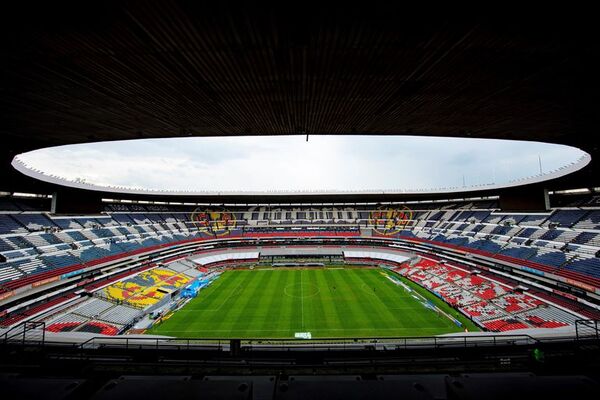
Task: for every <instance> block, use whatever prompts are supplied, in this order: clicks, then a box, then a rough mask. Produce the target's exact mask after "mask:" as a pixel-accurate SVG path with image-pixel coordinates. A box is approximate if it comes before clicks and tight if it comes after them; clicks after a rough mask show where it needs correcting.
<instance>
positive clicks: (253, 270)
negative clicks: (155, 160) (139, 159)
mask: <svg viewBox="0 0 600 400" xmlns="http://www.w3.org/2000/svg"><path fill="white" fill-rule="evenodd" d="M402 12H403V11H402V10H400V9H396V8H394V7H392V6H386V8H385V9H377V10H376V9H373V10H370V9H369V10H353V11H351V10H348V12H347V13H342V14H340V13H337V12H336V10H328V9H326V8H325V7H323V8H320V9H318V10H311V11H310V12H308V11H307V10H302V11H299V12H298V13H291V14H290V13H288V12H285V11H284V10H269V11H264V12H263V11H262V10H257V9H254V8H252V9H236V8H234V7H233V6H231V5H223V6H220V7H214V8H213V7H207V6H204V5H200V4H193V3H191V2H190V3H187V2H148V3H145V4H141V3H136V2H130V3H123V4H113V3H110V2H109V3H107V4H98V5H95V6H94V7H90V8H87V9H86V8H85V7H84V6H81V5H79V6H74V5H70V6H69V7H64V8H63V7H60V6H55V5H54V6H44V7H42V8H39V9H36V10H35V12H34V11H31V10H26V9H15V10H11V13H9V14H10V16H11V18H9V20H7V21H5V23H4V24H3V26H2V29H3V36H2V41H3V48H4V49H5V51H4V52H3V54H2V58H3V61H4V62H3V65H2V72H3V81H2V92H1V94H0V96H1V99H2V102H1V104H2V105H1V107H2V117H3V122H4V124H2V128H1V129H2V136H3V145H2V146H1V147H0V153H1V155H2V158H1V160H2V163H3V164H2V166H1V170H0V171H1V172H0V191H2V192H1V193H0V341H1V343H2V344H1V346H0V349H1V350H0V354H1V359H0V381H1V382H2V384H3V385H2V386H3V389H2V390H5V391H6V393H7V394H8V395H9V396H11V398H18V397H34V396H36V397H45V398H112V397H115V398H125V397H126V396H127V397H132V396H133V397H136V398H141V397H144V396H164V397H167V396H169V397H183V396H193V395H197V396H205V397H207V398H213V397H214V398H234V397H235V398H246V399H251V398H286V397H289V398H365V397H366V396H369V397H372V398H389V397H393V396H398V395H399V394H402V395H403V396H405V397H407V398H444V399H445V398H449V399H450V398H478V397H483V396H485V397H487V398H506V397H508V396H511V397H516V398H532V397H540V396H548V397H552V396H556V395H558V394H560V395H564V396H578V398H583V396H590V395H593V393H594V392H597V391H598V388H599V384H598V382H599V381H598V379H599V378H600V376H599V374H598V371H599V370H598V367H599V366H600V357H599V355H600V347H599V346H600V332H599V328H600V327H599V321H600V182H599V181H598V177H599V176H600V168H599V167H598V163H597V161H596V159H597V156H598V155H599V149H598V143H597V140H596V139H595V138H594V136H593V132H595V130H594V129H595V127H596V124H595V122H596V118H595V113H596V105H597V103H598V102H597V99H596V93H595V92H596V89H597V87H598V85H597V66H598V65H597V64H598V62H597V53H598V48H597V45H596V44H595V43H594V33H595V29H594V28H593V24H592V23H590V24H588V23H578V24H577V26H570V25H569V24H563V23H562V16H561V17H557V18H556V19H554V18H549V19H544V20H530V19H528V18H526V17H523V19H521V20H519V19H515V20H514V21H513V20H511V21H510V23H507V24H506V25H503V24H500V25H499V24H497V23H494V22H492V21H457V20H450V19H440V20H435V19H431V18H425V16H421V17H418V18H415V19H414V20H410V21H404V23H403V24H400V25H399V24H398V19H397V18H398V16H399V15H402ZM488 22H489V23H488ZM586 22H590V21H586ZM390 66H393V67H390ZM290 135H293V136H298V135H301V138H302V139H301V141H302V142H306V143H311V142H310V141H311V140H315V139H314V138H319V137H321V136H331V135H335V136H336V137H338V136H341V135H350V136H359V135H360V136H361V137H363V138H366V139H364V140H367V141H371V140H372V141H376V140H379V139H381V138H382V137H383V138H392V139H394V138H401V137H406V136H414V137H433V140H443V139H448V138H455V137H461V138H467V139H486V140H518V141H520V142H519V143H523V144H522V145H521V144H520V145H519V146H525V144H526V143H530V142H543V143H548V144H552V145H561V146H564V148H567V147H568V148H570V149H576V150H578V151H579V153H577V154H578V156H577V157H575V158H574V159H572V160H571V161H569V162H568V163H563V164H561V165H559V166H557V167H556V168H552V169H549V170H545V171H543V172H542V158H541V156H537V155H536V156H535V160H536V162H537V160H539V174H537V173H536V174H525V175H524V176H519V177H518V178H515V179H512V180H510V181H507V182H503V183H499V182H491V183H490V182H487V183H483V182H479V183H477V184H471V185H467V184H466V183H465V175H462V185H461V184H460V183H459V184H456V182H450V181H446V182H444V183H443V184H442V186H441V187H435V188H425V189H424V188H417V189H402V190H400V189H398V190H396V189H393V188H394V187H395V186H391V189H390V188H386V189H383V190H376V189H369V190H355V189H354V188H353V187H352V188H350V187H347V186H344V185H347V184H346V183H343V184H342V183H340V186H343V187H341V188H340V189H336V190H320V189H319V190H269V189H258V190H256V189H255V188H251V189H250V190H247V189H244V188H242V187H241V186H240V184H238V183H235V184H232V185H233V187H232V188H229V187H226V188H225V189H222V188H219V187H216V186H212V185H213V184H212V183H211V182H213V181H212V180H211V179H212V178H210V177H209V175H210V174H217V172H211V171H210V170H209V171H208V172H206V175H199V176H197V179H198V180H199V181H205V182H209V183H207V187H206V188H203V189H201V190H179V189H168V188H160V189H156V188H143V187H142V188H140V187H125V186H121V185H120V184H118V183H117V184H111V185H107V184H103V183H98V182H91V181H88V180H85V179H76V180H74V179H68V178H66V177H65V176H60V175H57V174H56V173H53V172H48V171H43V170H40V169H39V167H37V166H36V165H34V164H32V163H31V162H30V161H29V160H30V158H29V159H28V158H27V157H28V155H31V154H32V153H35V152H37V151H41V150H45V149H52V148H61V147H62V148H67V149H68V148H69V146H75V145H77V146H80V145H89V144H92V145H93V144H95V143H98V142H109V143H110V142H115V143H116V142H118V141H125V140H127V141H141V140H151V139H161V140H163V139H165V138H178V140H179V139H188V138H227V140H228V143H229V144H228V146H229V149H230V150H228V151H233V152H234V153H236V154H239V153H246V152H248V151H246V147H244V146H245V143H246V142H244V141H245V140H246V139H247V138H248V137H254V138H257V139H258V140H259V141H260V142H261V143H262V142H265V143H272V142H273V141H275V140H276V139H275V138H278V137H285V136H290ZM392 139H390V140H392ZM361 140H363V139H361ZM382 140H383V139H382ZM394 140H395V139H394ZM161 143H167V142H161ZM378 146H379V147H378V148H377V150H378V151H379V153H377V154H374V155H373V157H374V159H376V160H377V162H378V160H379V159H380V158H383V157H384V156H385V154H386V151H384V150H385V149H384V147H385V146H383V145H378ZM497 146H500V145H497ZM298 148H300V147H296V149H298ZM497 148H500V147H497ZM73 149H74V148H73ZM269 149H270V150H268V151H270V152H271V153H273V152H276V151H274V150H272V148H269ZM365 149H366V147H365ZM473 149H475V150H472V151H474V152H481V154H484V150H483V145H479V144H477V147H474V148H473ZM325 150H326V151H325V152H324V154H326V157H325V158H323V159H321V161H319V160H317V161H313V159H312V158H310V155H309V154H303V153H302V151H297V150H295V153H298V154H297V155H298V156H299V157H300V158H299V160H300V161H295V160H294V161H293V162H292V161H290V164H292V165H291V167H289V168H290V169H289V170H288V169H285V171H284V172H282V174H283V175H284V176H283V178H281V177H279V176H276V175H273V176H271V175H270V174H271V170H276V169H278V168H281V169H284V167H283V166H277V165H273V164H271V165H269V166H268V169H267V170H262V171H261V172H257V173H255V175H265V176H266V178H267V179H270V180H271V181H274V180H276V181H277V180H278V181H284V182H285V183H287V181H288V180H290V181H291V180H292V178H291V177H290V175H289V174H290V172H289V171H291V170H298V171H303V172H305V174H307V175H309V177H310V179H316V178H315V175H316V174H321V173H323V174H325V173H326V171H328V170H334V169H335V166H333V165H332V163H333V162H332V161H331V159H333V155H334V151H333V149H332V148H329V149H325ZM161 151H164V152H165V153H167V152H169V150H168V149H167V148H166V147H165V148H163V149H162V150H161ZM472 151H471V150H469V151H468V152H467V151H464V150H463V155H462V156H461V157H467V158H468V157H475V158H476V157H477V154H473V153H472ZM364 152H365V153H369V152H370V153H374V152H371V151H370V150H364ZM65 154H67V153H65ZM223 154H224V153H223ZM223 154H221V153H219V154H218V155H217V156H216V157H215V158H219V157H221V158H223V157H225V156H224V155H223ZM465 154H467V155H465ZM492 155H493V156H494V158H498V159H501V158H504V157H508V156H509V154H501V153H500V151H498V150H497V151H496V152H495V153H492ZM105 156H106V158H105V159H104V161H102V159H101V161H100V164H99V165H100V167H99V168H98V167H94V168H96V169H106V170H107V171H112V170H111V168H114V167H112V166H111V165H110V164H111V162H110V161H108V160H109V156H108V153H105ZM347 156H348V158H350V156H351V154H350V153H348V154H347ZM417 156H418V157H419V158H422V159H425V160H426V161H427V162H428V163H430V164H431V165H432V167H431V171H425V172H426V173H430V174H433V173H434V172H433V170H435V168H434V167H433V163H434V159H435V158H436V157H437V156H436V155H435V152H434V150H433V147H431V148H430V149H429V150H426V151H425V152H424V154H418V155H417ZM55 157H56V159H54V160H52V159H50V162H49V163H50V164H52V163H55V164H59V163H60V162H61V160H59V159H58V158H68V157H59V156H55ZM74 157H75V156H73V158H74ZM204 157H205V158H206V159H209V158H210V155H209V154H207V155H205V156H204ZM264 157H269V155H266V156H264ZM327 157H331V159H328V158H327ZM428 158H429V159H428ZM480 158H481V155H480ZM336 160H337V159H336ZM87 161H89V160H87ZM336 162H337V161H336ZM394 162H396V161H394ZM487 162H488V163H491V162H492V161H491V160H487ZM374 163H375V161H374ZM355 164H356V163H355ZM392 164H393V163H391V162H390V164H389V165H387V166H386V167H385V171H384V172H385V173H384V174H383V175H385V174H389V177H388V175H385V176H384V177H383V179H384V181H385V179H387V180H388V181H392V183H391V184H392V185H396V184H397V183H396V181H400V180H401V179H406V180H408V179H409V177H407V175H409V174H415V176H416V174H417V172H416V171H413V172H410V171H409V172H405V173H404V174H405V175H401V176H400V177H396V176H394V175H393V174H392V171H393V165H392ZM182 165H183V167H181V168H182V169H183V170H191V169H192V168H194V165H192V163H191V162H186V163H182ZM228 165H232V164H228ZM536 166H537V164H536ZM146 168H147V170H146V171H144V169H143V168H142V167H138V168H137V169H136V170H135V171H134V174H137V175H144V174H145V173H148V171H151V170H152V167H151V166H147V167H146ZM160 168H162V167H160ZM286 168H287V167H286ZM353 168H354V166H352V165H350V166H345V165H344V166H343V167H341V169H345V170H347V171H348V170H352V171H354V169H353ZM368 168H369V166H368V165H365V164H360V165H358V166H357V170H368ZM228 169H229V170H233V167H228ZM265 171H266V172H265ZM311 171H312V172H311ZM315 171H317V172H315ZM369 171H370V170H369ZM77 173H82V172H80V171H77ZM177 173H178V172H174V173H173V174H174V175H175V174H177ZM235 173H236V174H238V175H243V174H244V171H242V170H239V171H235ZM369 173H370V172H369ZM470 173H473V171H471V172H470ZM107 174H108V172H107ZM111 174H113V175H119V174H122V175H125V174H126V171H123V170H122V171H119V170H118V169H115V172H111ZM181 174H182V175H185V174H186V172H185V171H182V172H181ZM286 174H287V175H286ZM363 175H366V176H369V174H362V173H360V171H359V172H356V171H355V172H352V173H350V178H351V181H352V183H354V181H358V180H359V178H360V177H361V176H363ZM469 176H470V175H469ZM218 179H221V178H218ZM370 179H372V180H373V181H374V182H375V181H376V182H380V181H379V180H377V179H379V178H378V177H377V178H376V177H375V175H373V176H371V178H370ZM173 180H174V181H175V176H173ZM240 180H241V181H243V180H250V179H248V178H246V177H245V175H243V178H242V179H240ZM236 182H238V181H236ZM377 184H378V183H377Z"/></svg>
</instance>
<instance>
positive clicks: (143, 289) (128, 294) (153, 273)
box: [102, 268, 191, 306]
mask: <svg viewBox="0 0 600 400" xmlns="http://www.w3.org/2000/svg"><path fill="white" fill-rule="evenodd" d="M190 281H191V279H190V278H188V277H187V276H185V275H182V274H178V273H176V272H174V271H171V270H167V269H160V268H156V269H153V270H150V271H144V272H142V273H140V274H139V275H136V276H134V277H131V278H129V279H127V280H124V281H121V282H115V283H113V284H112V285H110V286H107V287H106V288H104V289H103V290H102V292H103V294H104V295H105V296H106V297H107V298H108V299H110V300H115V301H117V302H120V303H128V304H133V305H138V306H149V305H152V304H155V303H156V302H158V301H159V300H160V299H162V298H163V297H164V296H165V293H163V292H160V291H159V290H158V289H159V288H161V287H164V288H172V289H177V288H180V287H183V286H185V285H187V284H188V283H189V282H190Z"/></svg>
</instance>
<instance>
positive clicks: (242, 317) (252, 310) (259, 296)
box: [227, 271, 273, 331]
mask: <svg viewBox="0 0 600 400" xmlns="http://www.w3.org/2000/svg"><path fill="white" fill-rule="evenodd" d="M244 273H246V274H248V275H250V274H253V273H254V272H253V271H244ZM272 277H273V274H269V273H261V274H258V279H255V280H251V281H250V282H249V283H248V284H247V286H246V287H245V288H246V289H247V290H246V291H244V293H243V296H242V295H240V296H237V297H236V299H235V303H233V304H232V305H231V309H230V310H227V311H228V312H229V314H230V315H231V317H230V318H231V319H233V322H234V323H233V326H232V328H235V329H236V330H240V331H243V330H245V329H253V328H254V326H253V325H254V324H256V323H257V321H260V320H261V318H266V313H267V312H268V310H267V309H265V307H264V306H263V302H264V301H265V300H267V301H268V299H269V297H268V296H269V295H270V294H271V293H270V292H271V290H272V288H271V287H270V285H268V282H269V280H270V279H271V278H272ZM269 289H270V290H269ZM263 314H264V315H263Z"/></svg>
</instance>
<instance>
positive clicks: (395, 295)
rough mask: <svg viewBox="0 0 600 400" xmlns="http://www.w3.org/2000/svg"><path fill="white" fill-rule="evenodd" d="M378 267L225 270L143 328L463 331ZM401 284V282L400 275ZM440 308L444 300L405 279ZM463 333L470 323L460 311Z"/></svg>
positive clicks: (202, 333)
mask: <svg viewBox="0 0 600 400" xmlns="http://www.w3.org/2000/svg"><path fill="white" fill-rule="evenodd" d="M388 273H389V274H391V272H386V271H384V270H381V269H374V268H319V269H255V270H239V271H226V272H224V273H223V274H222V275H221V276H220V277H219V278H218V279H217V280H216V281H214V282H213V283H212V284H211V285H210V286H209V287H207V288H205V289H203V290H201V291H200V293H199V294H198V297H196V298H194V299H192V300H191V301H190V302H188V303H187V304H186V305H185V306H184V307H183V308H182V309H180V310H179V311H176V312H175V313H173V314H171V315H170V316H168V317H167V318H166V319H164V320H163V321H162V322H160V323H159V324H158V325H155V326H154V327H153V328H151V329H150V330H149V331H147V332H146V333H148V334H157V335H166V336H174V337H187V338H241V339H243V338H257V339H258V338H294V337H295V334H296V333H301V332H310V335H311V336H312V338H354V337H356V338H359V337H394V336H433V335H439V334H443V333H450V332H462V331H464V328H461V327H458V326H457V325H456V324H455V323H453V322H452V321H451V320H450V319H448V318H446V317H445V316H443V315H438V313H437V312H436V311H433V310H431V309H429V308H427V307H425V306H424V305H423V300H422V299H421V298H418V299H417V298H415V292H414V291H413V292H409V291H407V290H406V289H405V288H403V287H402V286H400V285H396V284H394V283H393V282H391V281H390V280H389V279H388V278H387V277H386V274H388ZM403 282H405V283H408V282H407V281H406V280H403ZM409 284H410V285H411V287H412V288H413V289H415V290H416V291H417V292H418V293H420V294H421V295H424V296H425V297H427V298H428V299H430V300H431V301H433V302H434V303H435V304H436V305H437V306H438V307H440V308H441V309H442V310H444V311H446V312H448V313H450V314H451V315H452V316H455V317H456V315H457V311H455V310H452V309H451V308H449V307H448V306H447V305H446V304H445V303H444V302H442V301H441V300H439V299H437V298H435V296H433V295H431V294H430V293H427V292H426V291H425V290H424V289H422V288H418V287H416V285H414V284H412V283H409ZM459 320H460V321H461V322H463V323H466V324H467V325H466V326H467V327H468V328H469V331H472V330H476V328H475V327H474V325H473V324H472V323H471V322H470V321H467V320H466V319H464V318H462V317H460V318H459Z"/></svg>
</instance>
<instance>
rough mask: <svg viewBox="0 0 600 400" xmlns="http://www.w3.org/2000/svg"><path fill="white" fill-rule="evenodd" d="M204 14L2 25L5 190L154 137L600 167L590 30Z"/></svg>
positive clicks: (57, 12) (97, 8) (303, 12)
mask: <svg viewBox="0 0 600 400" xmlns="http://www.w3.org/2000/svg"><path fill="white" fill-rule="evenodd" d="M201 3H202V2H181V3H179V2H170V1H166V2H165V1H161V2H158V1H157V2H99V3H98V4H96V5H94V6H90V4H83V3H73V4H69V6H68V7H67V6H64V7H62V6H57V5H55V4H47V5H36V8H31V7H29V8H22V9H18V10H12V12H6V13H4V20H3V21H2V24H0V25H1V27H0V29H2V36H1V39H0V40H1V42H2V49H3V51H2V53H1V54H0V57H1V58H2V63H1V67H0V68H1V74H2V87H1V89H2V90H1V94H0V107H1V109H2V111H1V115H2V120H3V122H2V124H1V125H0V132H1V134H2V138H3V139H2V140H3V145H2V146H1V147H0V149H1V150H0V155H1V157H2V158H1V160H2V162H3V165H2V169H1V172H0V190H7V191H33V192H40V191H51V190H53V189H54V187H53V186H52V185H49V184H44V183H40V182H37V181H35V180H33V179H30V178H26V177H24V176H23V175H21V174H20V173H18V172H16V171H15V170H13V168H12V167H11V166H10V162H11V161H12V158H13V157H14V156H15V155H16V154H19V153H22V152H24V151H28V150H32V149H36V148H40V147H44V146H51V145H61V144H69V143H81V142H89V141H104V140H123V139H136V138H153V137H171V136H194V135H198V136H202V135H207V136H208V135H210V136H213V135H280V134H310V135H318V134H392V135H396V134H411V135H435V136H466V137H478V138H506V139H522V140H536V141H546V142H554V143H562V144H569V145H572V146H576V147H579V148H581V149H583V150H585V151H586V152H588V153H589V154H590V155H591V156H592V158H593V159H595V157H596V155H598V144H597V140H596V139H595V137H594V133H595V129H596V127H595V122H596V113H597V106H598V100H597V88H598V73H597V71H598V70H600V69H599V68H598V67H599V62H598V60H599V57H598V49H599V48H598V46H597V43H596V35H594V34H595V33H596V28H595V27H594V24H593V23H588V22H590V21H585V20H582V17H581V16H578V18H577V19H576V20H569V16H565V15H559V16H555V17H553V18H546V17H544V18H541V17H540V18H530V16H521V17H511V18H510V19H509V20H506V19H503V20H501V21H499V22H492V21H483V20H477V19H464V18H463V19H455V18H450V17H447V18H435V17H432V16H431V15H429V14H427V13H417V14H411V13H409V12H408V11H407V10H406V9H404V8H402V7H400V6H392V5H386V6H384V7H375V6H373V7H372V9H365V8H364V7H363V8H359V9H354V10H353V9H348V8H344V9H343V10H341V11H340V10H339V9H334V8H332V9H327V8H326V7H323V6H320V7H319V8H311V7H299V8H298V9H297V10H292V11H286V10H283V9H280V10H274V9H272V10H263V9H258V8H256V7H255V6H250V5H248V6H246V7H245V8H238V7H235V6H234V5H218V6H215V5H212V6H210V7H208V6H205V5H203V4H201ZM590 18H591V17H590ZM565 21H571V23H566V22H565ZM598 176H600V167H598V165H597V163H596V162H594V161H592V162H591V163H590V164H589V166H588V167H586V168H584V169H583V170H581V171H580V172H577V173H575V174H574V175H571V176H569V177H567V178H561V179H558V180H556V181H553V182H550V183H547V184H545V186H546V187H548V188H550V189H560V188H570V187H590V186H600V185H598V183H599V182H598V178H597V177H598Z"/></svg>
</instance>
